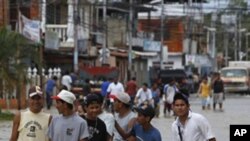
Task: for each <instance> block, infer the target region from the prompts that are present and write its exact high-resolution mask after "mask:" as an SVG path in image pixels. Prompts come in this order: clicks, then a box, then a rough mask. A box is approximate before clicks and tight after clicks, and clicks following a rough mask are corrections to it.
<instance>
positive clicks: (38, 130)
mask: <svg viewBox="0 0 250 141" xmlns="http://www.w3.org/2000/svg"><path fill="white" fill-rule="evenodd" d="M49 117H50V115H49V114H47V113H44V112H40V113H36V114H35V113H32V112H31V111H30V110H28V111H25V112H21V118H20V123H19V127H18V132H19V136H18V139H17V140H18V141H38V140H43V141H45V140H46V139H47V136H46V132H47V130H48V125H49Z"/></svg>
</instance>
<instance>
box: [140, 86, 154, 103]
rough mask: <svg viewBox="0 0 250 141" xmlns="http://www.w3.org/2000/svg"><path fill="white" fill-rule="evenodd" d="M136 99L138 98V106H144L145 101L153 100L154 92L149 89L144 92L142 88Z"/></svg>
mask: <svg viewBox="0 0 250 141" xmlns="http://www.w3.org/2000/svg"><path fill="white" fill-rule="evenodd" d="M136 97H137V98H138V104H137V106H138V105H140V104H142V103H143V102H145V101H150V100H152V99H153V96H152V92H151V90H150V89H149V88H147V90H146V91H144V90H143V88H140V89H139V90H138V91H137V94H136Z"/></svg>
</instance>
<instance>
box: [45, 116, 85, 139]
mask: <svg viewBox="0 0 250 141" xmlns="http://www.w3.org/2000/svg"><path fill="white" fill-rule="evenodd" d="M48 136H49V138H50V139H51V140H52V141H79V140H80V139H85V138H88V137H89V131H88V125H87V122H86V120H84V119H82V118H81V117H80V116H78V115H77V114H75V113H74V114H73V115H70V116H67V117H65V116H62V115H59V116H56V117H53V118H52V121H51V123H50V126H49V130H48Z"/></svg>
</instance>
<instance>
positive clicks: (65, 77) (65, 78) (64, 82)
mask: <svg viewBox="0 0 250 141" xmlns="http://www.w3.org/2000/svg"><path fill="white" fill-rule="evenodd" d="M61 83H62V86H66V87H67V90H68V91H70V90H71V85H72V79H71V77H70V75H69V71H66V72H65V74H64V75H63V77H62V81H61Z"/></svg>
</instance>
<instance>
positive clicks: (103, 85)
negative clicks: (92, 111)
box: [101, 81, 110, 97]
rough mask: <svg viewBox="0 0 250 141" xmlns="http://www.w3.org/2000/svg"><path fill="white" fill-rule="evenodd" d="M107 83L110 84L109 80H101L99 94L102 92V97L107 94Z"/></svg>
mask: <svg viewBox="0 0 250 141" xmlns="http://www.w3.org/2000/svg"><path fill="white" fill-rule="evenodd" d="M109 84H110V82H109V81H105V82H103V83H102V85H101V90H102V91H101V94H102V96H103V97H105V96H106V95H107V89H108V87H109Z"/></svg>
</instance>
